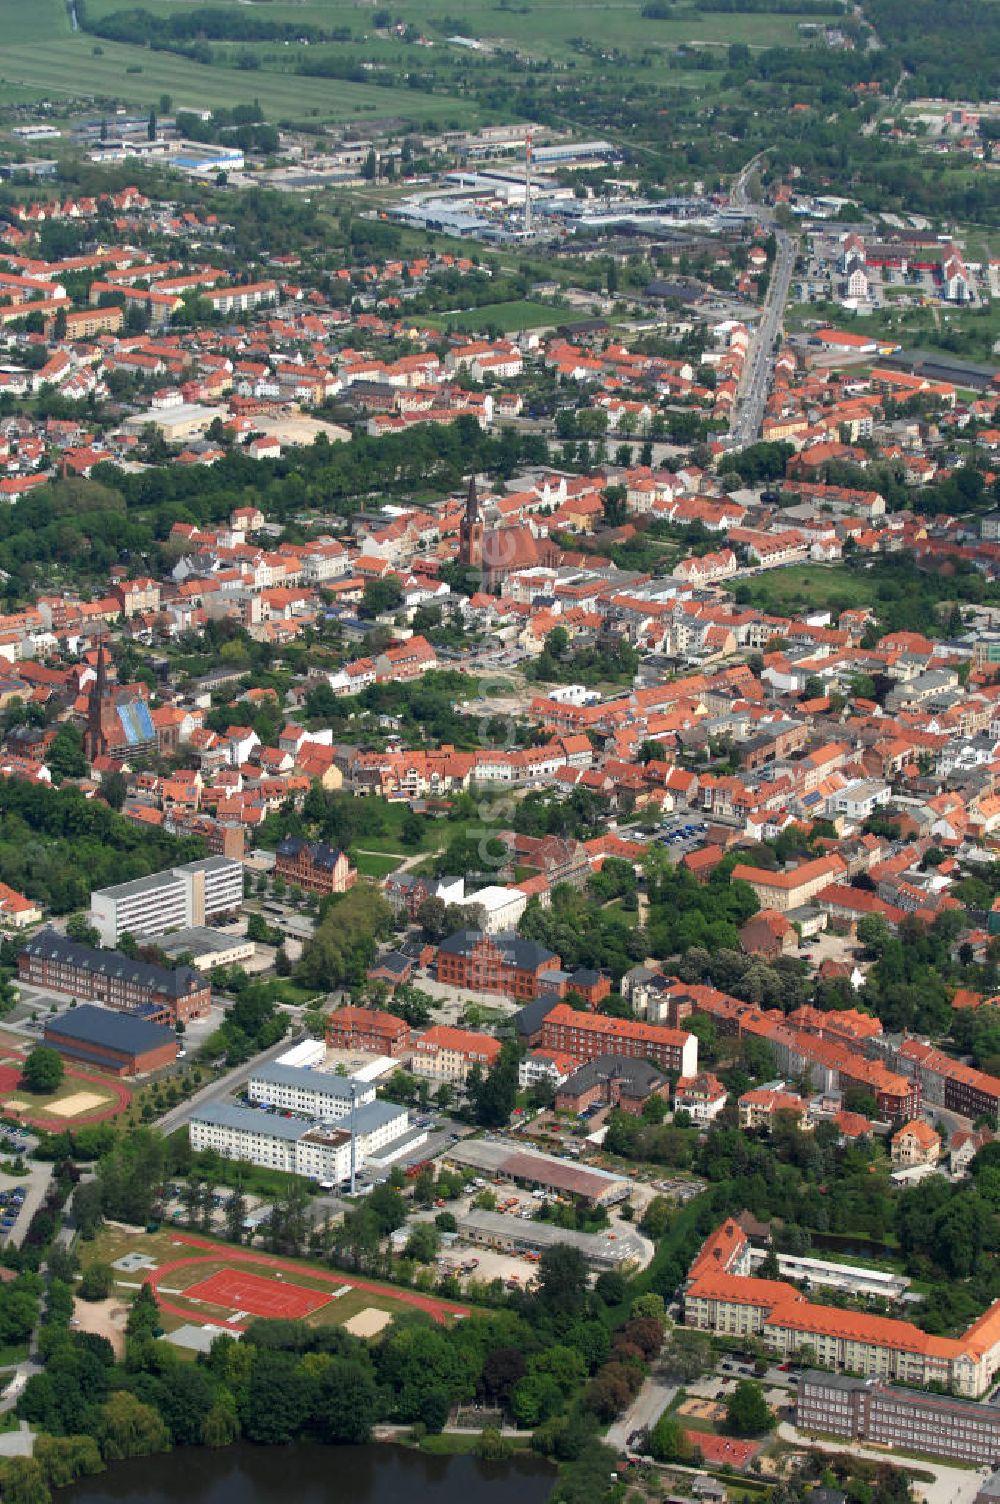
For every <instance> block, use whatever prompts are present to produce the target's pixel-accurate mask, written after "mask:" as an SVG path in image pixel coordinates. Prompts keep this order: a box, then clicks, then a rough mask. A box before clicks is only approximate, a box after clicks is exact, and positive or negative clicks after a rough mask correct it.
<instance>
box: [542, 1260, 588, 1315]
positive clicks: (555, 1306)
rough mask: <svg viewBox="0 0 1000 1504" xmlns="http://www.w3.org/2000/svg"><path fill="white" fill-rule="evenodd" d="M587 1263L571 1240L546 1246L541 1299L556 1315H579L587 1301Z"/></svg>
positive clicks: (543, 1304)
mask: <svg viewBox="0 0 1000 1504" xmlns="http://www.w3.org/2000/svg"><path fill="white" fill-rule="evenodd" d="M586 1300H587V1265H586V1262H585V1261H584V1257H583V1254H582V1253H581V1252H580V1251H579V1249H577V1248H573V1247H571V1246H570V1245H569V1244H568V1243H555V1244H554V1245H553V1246H552V1247H551V1248H546V1250H545V1252H544V1253H543V1254H542V1256H541V1259H540V1260H539V1263H538V1301H539V1304H540V1305H541V1306H542V1307H543V1308H544V1309H545V1310H547V1311H549V1312H551V1314H552V1315H554V1316H576V1315H578V1314H579V1313H580V1312H581V1311H582V1310H583V1308H584V1306H585V1305H586Z"/></svg>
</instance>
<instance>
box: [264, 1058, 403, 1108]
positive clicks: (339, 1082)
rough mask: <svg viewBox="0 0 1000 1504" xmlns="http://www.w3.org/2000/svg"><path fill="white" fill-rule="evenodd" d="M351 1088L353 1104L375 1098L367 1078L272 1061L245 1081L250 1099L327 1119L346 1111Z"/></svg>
mask: <svg viewBox="0 0 1000 1504" xmlns="http://www.w3.org/2000/svg"><path fill="white" fill-rule="evenodd" d="M352 1088H353V1091H354V1103H355V1107H356V1108H358V1109H360V1108H362V1107H366V1106H367V1105H368V1103H369V1102H374V1101H375V1088H374V1086H372V1085H371V1083H370V1082H367V1081H357V1080H353V1079H352V1078H351V1077H349V1076H333V1075H327V1073H326V1072H325V1071H313V1070H308V1069H303V1068H302V1067H296V1066H289V1065H279V1064H277V1063H275V1064H272V1065H263V1066H259V1067H258V1068H257V1069H256V1070H255V1071H254V1072H253V1074H252V1075H251V1077H250V1080H249V1081H248V1082H247V1096H248V1097H249V1098H250V1101H251V1102H258V1103H260V1104H262V1105H265V1106H268V1107H277V1108H278V1109H279V1110H280V1111H282V1112H297V1113H299V1114H300V1115H301V1116H302V1117H309V1118H317V1119H319V1120H320V1121H321V1122H324V1123H328V1122H337V1121H339V1120H340V1119H341V1118H346V1117H347V1116H348V1115H349V1114H350V1111H351V1090H352Z"/></svg>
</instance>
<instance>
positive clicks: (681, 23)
mask: <svg viewBox="0 0 1000 1504" xmlns="http://www.w3.org/2000/svg"><path fill="white" fill-rule="evenodd" d="M219 3H221V4H223V5H227V4H231V5H233V7H234V9H235V8H236V6H239V7H240V13H241V14H242V15H247V14H248V13H250V12H257V13H258V14H259V16H260V17H261V18H264V19H266V20H268V21H275V22H279V23H291V24H293V25H301V26H303V27H306V26H315V27H319V28H322V29H325V30H328V31H332V30H334V29H337V30H341V31H349V33H350V38H349V40H344V41H338V42H335V43H318V44H313V45H311V46H309V45H301V44H299V43H297V42H295V41H293V42H291V45H286V44H285V43H284V42H277V41H267V42H256V41H251V42H237V41H233V42H228V41H213V42H212V43H211V48H212V51H213V53H214V54H215V57H216V62H215V63H214V64H213V65H211V66H208V65H206V64H202V63H197V62H194V61H192V60H190V59H188V58H185V57H182V56H180V55H177V54H173V53H169V52H153V51H151V50H149V49H147V48H145V47H139V46H127V45H124V44H121V43H117V42H113V41H106V40H104V39H103V38H98V37H95V36H94V35H93V34H84V33H72V32H71V31H70V26H69V20H68V14H67V11H66V8H65V5H64V3H63V0H39V3H38V4H36V5H32V6H28V5H27V4H25V3H22V4H19V5H18V6H16V7H11V8H13V9H15V10H16V11H17V15H16V18H15V20H14V23H13V24H12V25H11V27H10V28H9V31H10V32H12V35H10V36H8V37H7V38H6V39H5V40H6V45H5V49H4V52H3V55H2V58H0V103H2V102H13V101H14V100H21V99H23V98H25V97H30V96H31V95H34V97H36V98H48V99H50V100H52V101H54V102H57V101H58V100H59V99H66V100H67V101H68V100H70V99H79V98H80V97H81V96H87V95H92V96H94V97H95V98H98V99H102V100H108V101H113V100H121V101H123V102H125V103H127V104H129V105H133V106H135V107H138V108H149V107H150V106H155V105H157V104H158V103H159V99H160V96H161V95H163V94H169V95H170V97H171V101H172V105H173V106H174V107H175V108H176V107H178V106H179V107H188V108H195V107H200V108H204V107H205V106H206V105H216V104H217V105H220V106H222V107H227V108H228V107H232V106H233V105H235V104H239V103H243V102H246V101H247V100H249V99H258V100H259V101H260V104H261V106H262V108H263V110H264V112H265V114H266V115H267V116H268V118H269V119H271V120H309V119H312V120H317V121H330V122H336V121H341V120H348V119H352V118H354V117H356V116H359V115H372V116H375V117H393V116H395V117H403V118H406V119H408V120H411V121H413V122H414V123H415V124H417V125H420V126H423V125H429V126H430V125H436V126H450V127H462V126H470V125H474V124H476V123H477V122H478V121H480V120H481V119H483V118H487V117H488V118H492V117H493V115H494V114H495V113H496V112H495V110H494V111H490V110H484V109H482V108H480V106H479V105H478V104H477V103H476V102H475V98H474V96H475V94H476V93H477V92H480V91H481V90H482V89H483V88H484V87H489V86H491V85H496V84H498V83H500V82H501V81H505V80H506V78H507V76H508V70H509V54H510V51H511V50H516V51H517V52H519V53H520V54H522V56H525V57H529V58H531V59H532V60H534V61H536V62H543V63H544V62H552V63H556V64H558V65H559V66H560V67H568V68H571V69H573V70H578V71H579V72H580V73H582V74H587V73H589V72H592V71H593V72H600V73H601V75H602V76H606V75H607V74H608V72H609V71H612V72H613V71H615V70H618V71H619V72H621V75H622V80H623V87H625V84H626V83H627V81H628V79H629V78H631V77H632V70H633V69H634V67H635V66H636V65H637V64H639V63H640V62H641V66H642V68H643V75H642V77H643V81H644V82H645V83H646V84H655V85H657V86H666V85H668V84H669V86H670V87H673V88H685V87H688V86H690V87H695V88H697V89H698V90H699V92H700V93H702V94H704V93H705V92H706V91H707V90H710V89H711V88H712V87H713V86H715V85H717V82H718V78H717V76H716V75H714V74H712V73H706V72H693V73H685V72H683V71H679V70H676V69H672V68H671V67H670V62H671V59H672V56H673V54H674V52H675V51H676V49H677V48H678V47H679V46H681V45H687V46H697V47H704V48H709V49H714V50H716V51H717V52H718V55H719V63H720V66H724V65H725V57H726V50H727V48H728V47H729V45H730V43H733V42H745V43H746V44H747V45H748V46H750V47H753V48H765V47H772V46H776V45H781V46H792V47H794V46H799V45H806V40H807V39H805V38H803V36H802V34H801V33H800V31H799V20H800V17H798V16H795V15H776V14H757V13H749V12H744V13H739V12H737V13H719V12H716V13H700V12H699V11H698V10H697V8H696V6H695V5H691V7H690V9H689V10H687V9H685V8H683V6H682V7H681V8H680V13H679V14H677V15H675V16H674V17H673V18H672V19H670V20H655V19H649V18H646V17H644V16H643V15H642V0H619V3H617V4H615V5H613V7H612V9H613V11H614V15H613V17H609V15H608V8H607V6H606V5H603V4H598V3H596V0H587V3H583V4H581V3H579V0H526V3H524V4H522V5H518V6H510V7H508V6H507V5H506V4H502V3H499V0H461V3H460V4H459V5H457V6H453V7H452V8H451V9H450V10H448V11H447V12H446V13H445V14H446V15H447V18H448V24H447V25H445V24H444V20H445V16H444V14H443V13H442V10H441V7H440V6H439V5H438V4H437V3H436V0H409V3H408V5H407V9H406V20H407V21H408V22H410V23H412V24H413V25H414V26H416V27H417V28H418V29H419V30H420V31H421V32H422V33H423V34H424V35H425V36H428V37H429V38H430V39H431V40H432V42H433V47H432V48H426V47H417V46H415V45H411V44H408V43H405V42H403V41H402V40H401V39H400V38H398V37H395V36H387V35H384V34H379V33H377V32H375V30H374V29H373V26H372V12H371V10H370V9H369V8H368V6H367V5H363V4H361V3H360V0H303V3H302V4H297V3H292V0H268V3H267V4H264V3H263V0H219ZM137 4H138V5H139V6H140V7H141V8H145V9H147V10H148V11H150V12H151V13H153V14H155V15H157V16H170V15H177V14H178V12H179V11H180V10H187V9H194V8H195V6H194V3H193V0H137ZM128 8H130V0H88V15H89V17H90V18H91V20H92V21H99V20H100V19H101V18H103V17H105V16H108V15H111V14H114V13H115V12H116V11H121V10H125V9H128ZM809 19H810V20H811V21H815V19H816V18H815V17H810V18H809ZM609 22H610V23H611V24H610V25H609ZM452 23H454V29H455V30H459V29H461V30H462V31H464V32H465V33H466V34H467V35H468V36H470V37H474V38H476V39H478V40H479V41H481V42H482V43H483V44H484V50H483V51H472V50H470V49H468V48H465V47H462V46H460V45H457V44H455V43H451V42H449V41H448V39H447V35H448V32H449V31H450V30H451V29H452ZM42 43H45V44H46V45H44V46H41V45H40V44H42ZM95 48H96V49H98V50H97V51H96V52H95ZM608 48H614V49H615V54H614V56H612V57H609V56H608V55H607V54H606V52H605V49H608ZM493 49H496V52H495V53H494V51H493ZM247 54H250V55H251V56H250V61H251V63H252V64H253V65H254V66H253V67H252V70H251V71H249V72H248V71H245V69H244V68H241V67H239V66H238V63H239V62H240V61H243V62H244V63H245V62H246V61H247V57H246V55H247ZM326 59H331V60H334V59H335V60H336V61H337V62H338V63H341V64H343V63H347V64H356V65H360V64H364V65H365V66H366V67H370V66H372V65H374V67H375V68H376V69H385V70H388V74H391V75H392V78H391V80H390V81H389V82H386V83H383V84H379V83H377V82H373V83H371V84H368V83H354V82H346V81H341V80H339V79H336V80H335V79H322V78H317V77H309V76H300V75H298V74H297V73H296V69H297V68H298V67H299V66H300V65H302V64H308V63H313V64H315V63H317V62H321V61H324V60H326ZM129 70H132V71H129ZM139 70H141V71H139ZM411 73H412V74H424V75H430V76H432V77H433V79H434V87H435V89H436V90H437V91H438V92H436V93H434V94H428V93H426V92H425V91H424V90H423V89H419V88H411V87H407V86H406V77H407V75H409V74H411ZM497 118H499V117H497Z"/></svg>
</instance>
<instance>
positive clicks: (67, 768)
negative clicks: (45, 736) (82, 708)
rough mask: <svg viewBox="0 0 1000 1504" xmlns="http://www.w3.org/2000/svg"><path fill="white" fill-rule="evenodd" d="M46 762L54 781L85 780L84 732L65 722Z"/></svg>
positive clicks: (48, 753) (57, 733)
mask: <svg viewBox="0 0 1000 1504" xmlns="http://www.w3.org/2000/svg"><path fill="white" fill-rule="evenodd" d="M45 761H46V763H47V765H48V767H49V770H50V772H51V773H52V777H53V780H54V781H55V782H56V783H60V782H61V781H62V780H63V779H64V778H83V777H85V776H86V772H87V759H86V757H85V756H84V755H83V732H82V731H81V730H80V728H79V726H74V725H73V724H72V722H70V721H63V723H62V725H61V726H60V727H59V729H58V731H57V732H56V734H55V736H54V737H53V738H52V745H51V746H50V748H49V750H48V752H47V753H46V754H45Z"/></svg>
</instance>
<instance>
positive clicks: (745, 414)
mask: <svg viewBox="0 0 1000 1504" xmlns="http://www.w3.org/2000/svg"><path fill="white" fill-rule="evenodd" d="M766 155H767V152H766V151H759V152H758V153H757V155H756V156H755V157H751V158H750V161H749V162H747V164H746V166H745V167H743V168H742V169H741V171H740V173H739V176H738V177H737V178H736V179H735V181H734V183H733V187H732V192H731V193H730V195H729V198H730V202H731V203H732V204H733V206H734V207H735V208H741V209H749V208H756V210H757V213H758V215H759V217H760V219H761V221H762V222H763V223H765V224H770V225H771V228H772V229H773V231H774V237H775V241H776V243H777V254H776V256H775V261H774V266H773V268H772V271H771V282H770V285H769V287H768V290H767V300H766V302H765V304H764V307H763V310H762V312H761V316H760V319H759V320H758V322H757V326H756V328H755V329H754V330H753V334H752V338H751V344H750V349H749V351H748V352H747V359H746V363H745V365H744V367H743V374H742V376H741V377H740V382H739V386H738V388H737V392H736V403H735V405H734V409H733V415H732V420H731V422H730V426H729V435H728V439H727V442H728V444H729V445H730V447H733V448H742V447H743V446H744V445H746V444H753V443H755V442H756V440H757V439H758V438H759V436H760V428H761V424H762V423H763V421H764V409H765V406H766V404H767V397H768V393H769V391H770V389H771V380H772V377H773V375H774V342H775V340H776V339H777V337H778V334H779V332H780V330H781V322H782V319H783V317H784V313H785V304H786V303H787V301H788V291H789V288H790V287H791V283H792V271H793V269H794V266H795V241H794V240H793V239H792V237H791V236H790V235H787V234H786V233H785V231H784V230H781V229H779V228H778V227H777V225H775V224H774V223H773V216H772V214H771V211H770V209H767V208H763V207H761V206H760V205H754V204H753V203H752V201H751V199H750V197H749V195H748V192H747V185H748V184H749V182H750V178H751V176H752V175H753V173H754V172H755V171H756V169H757V167H758V165H759V164H760V163H761V162H762V161H763V160H764V158H765V157H766Z"/></svg>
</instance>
